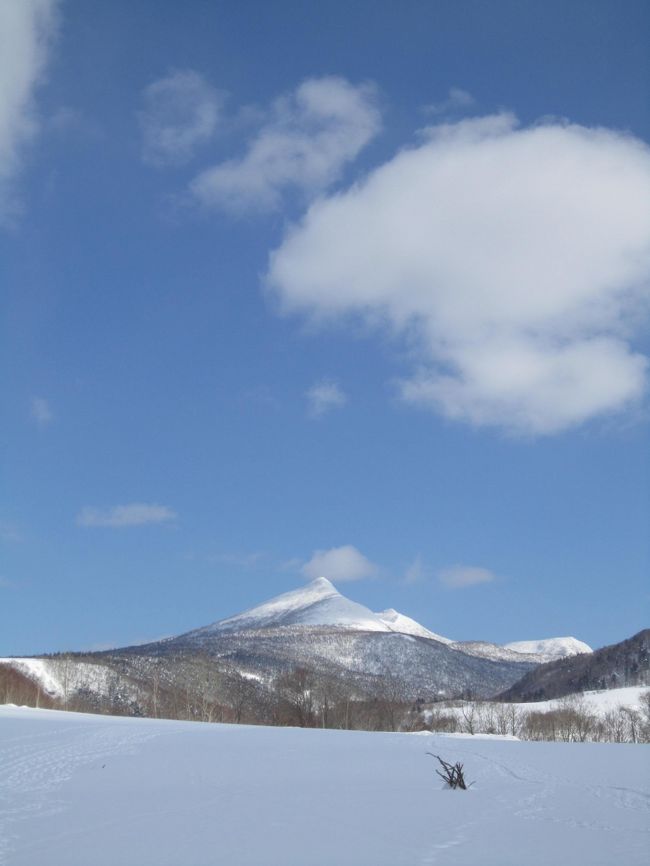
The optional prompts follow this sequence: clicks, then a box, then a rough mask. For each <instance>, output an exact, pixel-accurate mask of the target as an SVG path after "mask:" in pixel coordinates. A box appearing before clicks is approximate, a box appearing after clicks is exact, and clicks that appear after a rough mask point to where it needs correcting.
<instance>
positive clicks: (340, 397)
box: [305, 380, 348, 418]
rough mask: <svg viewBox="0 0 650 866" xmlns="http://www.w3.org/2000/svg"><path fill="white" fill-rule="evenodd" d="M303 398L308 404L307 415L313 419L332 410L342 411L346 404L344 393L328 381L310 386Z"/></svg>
mask: <svg viewBox="0 0 650 866" xmlns="http://www.w3.org/2000/svg"><path fill="white" fill-rule="evenodd" d="M305 396H306V397H307V401H308V403H309V414H310V415H311V416H312V417H313V418H320V417H321V416H323V415H325V414H326V413H327V412H331V411H332V409H342V408H343V406H345V404H346V403H347V402H348V398H347V395H346V394H345V392H344V391H343V390H342V389H341V388H340V387H339V385H337V383H336V382H332V381H330V380H324V381H322V382H317V383H316V384H315V385H312V386H311V388H310V389H309V390H308V391H307V393H306V395H305Z"/></svg>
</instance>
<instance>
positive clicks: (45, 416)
mask: <svg viewBox="0 0 650 866" xmlns="http://www.w3.org/2000/svg"><path fill="white" fill-rule="evenodd" d="M30 414H31V416H32V419H33V420H34V421H36V423H37V424H39V425H40V426H41V427H45V426H47V425H48V424H50V423H51V422H52V421H54V412H53V411H52V406H51V405H50V403H49V401H48V400H46V399H45V398H44V397H32V399H31V402H30Z"/></svg>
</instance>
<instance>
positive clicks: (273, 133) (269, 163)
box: [190, 76, 381, 214]
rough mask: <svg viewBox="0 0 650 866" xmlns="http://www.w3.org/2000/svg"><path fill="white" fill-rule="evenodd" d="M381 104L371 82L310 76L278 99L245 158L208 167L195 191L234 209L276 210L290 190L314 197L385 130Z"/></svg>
mask: <svg viewBox="0 0 650 866" xmlns="http://www.w3.org/2000/svg"><path fill="white" fill-rule="evenodd" d="M377 102H378V100H377V93H376V90H375V88H374V87H373V86H372V85H368V84H360V85H353V84H351V83H350V82H349V81H347V80H346V79H344V78H338V77H334V76H325V77H323V78H310V79H307V80H306V81H303V82H302V84H301V85H299V87H297V88H296V90H295V91H293V92H292V93H290V94H288V95H285V96H282V97H280V98H279V99H277V100H275V102H274V103H273V105H272V107H271V109H270V111H269V112H268V120H267V121H266V122H265V123H264V124H263V125H262V127H261V129H260V130H259V132H258V134H257V136H256V137H255V138H254V139H253V140H252V141H251V142H250V144H249V147H248V150H247V152H246V153H245V154H244V155H243V156H242V157H240V158H239V159H231V160H228V161H226V162H222V163H220V164H218V165H215V166H213V167H212V168H209V169H207V170H205V171H203V172H202V173H201V174H199V175H198V176H197V177H196V178H195V179H194V181H193V182H192V184H191V185H190V191H191V193H192V195H193V196H194V197H195V198H196V200H197V201H198V202H199V203H200V204H202V205H204V206H205V207H215V208H220V209H223V210H226V211H230V212H231V213H235V214H242V213H246V212H250V211H252V212H258V213H259V212H268V211H273V210H276V209H277V208H278V207H280V205H281V203H282V200H283V196H284V194H285V192H286V191H287V190H288V189H294V190H298V191H300V192H302V194H303V195H305V196H307V197H311V196H313V195H316V194H318V193H319V192H320V191H321V190H323V189H326V188H327V187H328V186H330V185H331V184H332V183H334V182H335V181H337V180H338V179H339V177H340V176H341V173H342V171H343V169H344V167H345V166H346V165H347V164H348V163H349V162H351V161H352V160H354V159H355V158H356V157H357V155H358V154H359V153H360V151H361V150H362V149H363V148H364V147H365V146H366V145H367V144H368V142H370V141H371V140H372V139H373V138H374V137H375V136H376V135H377V133H378V132H379V130H380V127H381V114H380V111H379V108H378V105H377Z"/></svg>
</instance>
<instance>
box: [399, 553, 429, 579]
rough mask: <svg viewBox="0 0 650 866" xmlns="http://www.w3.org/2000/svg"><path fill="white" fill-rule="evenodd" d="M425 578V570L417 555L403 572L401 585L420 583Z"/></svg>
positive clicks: (420, 558)
mask: <svg viewBox="0 0 650 866" xmlns="http://www.w3.org/2000/svg"><path fill="white" fill-rule="evenodd" d="M425 576H426V575H425V568H424V565H423V564H422V557H421V556H419V555H418V556H416V557H415V559H414V560H413V562H412V563H411V564H410V565H409V567H408V568H407V569H406V571H405V572H404V577H403V578H402V583H406V584H413V583H420V582H421V581H422V580H424V578H425Z"/></svg>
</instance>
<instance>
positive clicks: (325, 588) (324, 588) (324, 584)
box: [294, 577, 341, 595]
mask: <svg viewBox="0 0 650 866" xmlns="http://www.w3.org/2000/svg"><path fill="white" fill-rule="evenodd" d="M304 588H305V589H308V590H314V591H317V592H327V593H336V595H340V594H341V593H340V592H339V591H338V590H337V588H336V587H335V586H334V584H333V583H332V582H331V580H328V579H327V578H326V577H316V578H314V580H310V581H309V583H308V584H307V586H306V587H304ZM294 591H295V592H299V591H300V589H298V590H294Z"/></svg>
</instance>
